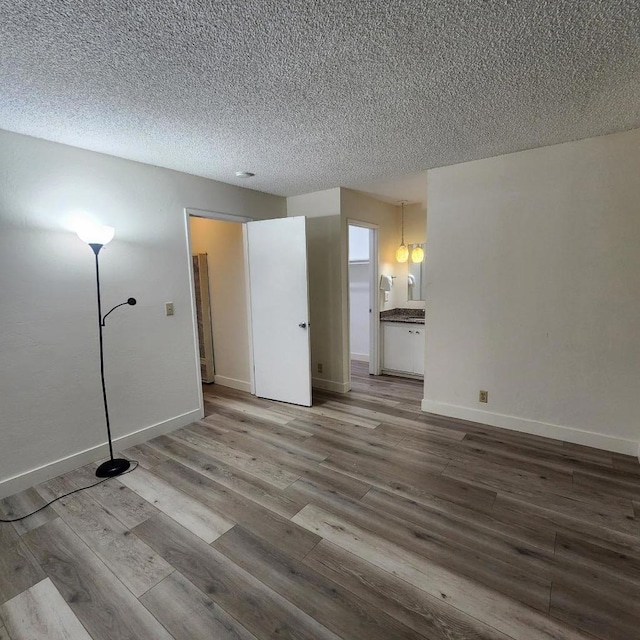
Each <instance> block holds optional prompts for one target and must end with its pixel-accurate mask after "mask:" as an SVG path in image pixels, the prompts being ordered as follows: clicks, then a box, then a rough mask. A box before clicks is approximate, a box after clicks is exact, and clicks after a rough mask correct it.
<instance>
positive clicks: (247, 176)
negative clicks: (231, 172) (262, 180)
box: [236, 171, 256, 178]
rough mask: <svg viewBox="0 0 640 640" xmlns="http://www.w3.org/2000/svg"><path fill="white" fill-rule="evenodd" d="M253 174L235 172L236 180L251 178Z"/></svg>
mask: <svg viewBox="0 0 640 640" xmlns="http://www.w3.org/2000/svg"><path fill="white" fill-rule="evenodd" d="M255 175H256V174H255V173H251V172H250V171H236V178H253V176H255Z"/></svg>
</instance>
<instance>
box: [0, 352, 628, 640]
mask: <svg viewBox="0 0 640 640" xmlns="http://www.w3.org/2000/svg"><path fill="white" fill-rule="evenodd" d="M204 393H205V404H206V417H205V418H204V419H203V420H202V421H199V422H197V423H195V424H192V425H189V426H188V427H185V428H183V429H180V430H178V431H175V432H174V433H171V434H169V435H167V436H162V437H159V438H156V439H154V440H152V441H150V442H149V443H147V444H145V445H141V446H138V447H133V448H132V449H130V450H127V451H125V452H124V454H125V455H127V456H129V457H130V458H131V459H135V460H138V461H139V463H140V466H139V468H138V469H136V470H135V471H134V472H132V473H131V474H129V475H127V476H123V477H122V478H120V479H114V480H110V481H108V482H107V483H105V484H102V485H100V486H99V487H95V488H92V489H89V490H87V491H85V492H82V493H79V494H75V495H73V496H69V497H67V498H64V499H62V500H61V501H59V502H57V503H56V504H55V505H54V506H52V507H48V508H47V509H46V510H45V511H43V512H42V513H40V514H38V515H37V516H35V517H33V518H32V519H30V520H27V521H25V522H22V523H19V524H16V525H10V524H0V639H2V640H5V639H9V640H22V639H23V638H24V639H30V640H34V639H39V638H47V639H52V640H56V639H58V638H60V639H62V638H65V639H75V638H77V639H78V640H80V639H86V638H93V639H94V640H102V639H107V638H109V640H124V639H133V638H140V639H145V640H149V639H152V640H156V639H159V640H163V639H166V640H169V639H171V638H174V639H175V640H187V639H196V640H198V639H203V640H204V639H212V638H215V639H217V638H224V639H227V638H228V639H231V638H234V639H236V640H238V639H240V640H255V639H267V638H269V639H270V638H295V639H305V638H308V639H314V640H317V639H332V640H336V639H338V638H344V639H348V640H378V639H379V640H394V639H396V638H397V639H404V638H407V639H409V638H411V639H415V640H418V639H420V638H428V639H432V640H457V639H461V640H472V639H474V640H479V639H487V640H488V639H492V640H498V639H501V640H506V639H508V638H512V639H514V640H537V639H545V640H550V639H553V640H580V639H581V640H587V639H589V638H601V639H603V640H609V639H611V640H634V639H640V464H638V461H637V460H636V459H634V458H632V457H629V456H622V455H617V454H612V453H608V452H604V451H599V450H596V449H590V448H587V447H582V446H578V445H572V444H567V443H562V442H558V441H554V440H549V439H545V438H539V437H535V436H531V435H527V434H522V433H515V432H509V431H504V430H499V429H495V428H492V427H487V426H483V425H478V424H471V423H465V422H462V421H458V420H452V419H446V418H442V417H437V416H431V415H428V414H425V413H422V412H421V411H420V400H421V397H422V383H420V382H418V381H414V380H404V379H400V378H391V377H386V376H382V377H379V378H374V377H370V376H369V375H368V374H367V371H366V367H365V366H364V365H362V364H359V363H354V364H353V390H352V392H350V393H349V394H346V395H339V394H332V393H329V392H321V393H320V392H318V393H316V394H315V395H314V406H313V407H311V408H304V407H294V406H291V405H284V404H278V403H274V402H269V401H266V400H261V399H258V398H255V397H252V396H250V395H249V394H246V393H243V392H239V391H234V390H231V389H227V388H224V387H219V386H206V387H205V390H204ZM95 467H96V465H95V464H93V465H89V466H88V467H85V468H82V469H78V470H76V471H74V472H71V473H68V474H65V475H64V476H60V477H59V478H56V479H54V480H51V481H49V482H45V483H43V484H41V485H39V486H37V487H35V488H33V489H30V490H29V491H25V492H23V493H21V494H18V495H16V496H12V497H11V498H7V499H5V500H3V501H0V509H1V510H2V512H3V513H4V514H6V515H18V514H20V513H21V512H25V511H28V510H31V509H33V508H37V507H39V506H40V505H42V504H43V503H44V501H46V500H50V499H51V498H52V497H54V496H59V495H62V494H64V493H67V492H68V491H70V490H72V489H75V488H78V487H83V486H87V485H88V484H91V483H92V482H93V481H94V470H95Z"/></svg>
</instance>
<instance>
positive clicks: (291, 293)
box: [247, 217, 311, 407]
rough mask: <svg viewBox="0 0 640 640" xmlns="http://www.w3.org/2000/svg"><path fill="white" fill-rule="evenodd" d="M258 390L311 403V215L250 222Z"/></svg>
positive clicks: (285, 399) (263, 395)
mask: <svg viewBox="0 0 640 640" xmlns="http://www.w3.org/2000/svg"><path fill="white" fill-rule="evenodd" d="M247 249H248V262H249V283H250V288H251V294H250V295H251V326H252V338H253V366H254V380H255V393H256V395H257V396H258V397H260V398H268V399H270V400H279V401H281V402H290V403H292V404H300V405H304V406H307V407H310V406H311V343H310V338H309V287H308V279H307V236H306V219H305V218H304V217H296V218H278V219H275V220H261V221H257V222H248V223H247Z"/></svg>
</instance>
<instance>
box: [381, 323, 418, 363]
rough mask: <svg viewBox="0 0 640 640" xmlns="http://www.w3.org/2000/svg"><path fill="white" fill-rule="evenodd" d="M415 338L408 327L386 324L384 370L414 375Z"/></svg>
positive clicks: (384, 331) (384, 332)
mask: <svg viewBox="0 0 640 640" xmlns="http://www.w3.org/2000/svg"><path fill="white" fill-rule="evenodd" d="M414 337H415V336H414V335H412V334H409V329H408V327H407V326H406V325H401V324H392V323H390V322H389V323H385V324H384V329H383V340H384V349H383V355H382V358H383V360H382V368H383V369H389V370H392V371H405V372H406V373H413V358H414V356H413V351H414V341H413V340H412V338H414Z"/></svg>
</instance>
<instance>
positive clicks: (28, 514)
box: [0, 303, 140, 522]
mask: <svg viewBox="0 0 640 640" xmlns="http://www.w3.org/2000/svg"><path fill="white" fill-rule="evenodd" d="M125 304H126V303H125ZM131 462H132V463H133V464H134V465H135V466H134V467H131V469H129V470H127V471H125V472H123V473H119V474H118V475H117V476H111V477H110V478H103V479H102V480H100V481H98V482H94V483H93V484H90V485H89V486H88V487H81V488H80V489H74V490H73V491H69V493H65V494H64V495H62V496H58V497H57V498H54V499H53V500H51V502H47V504H45V505H43V506H42V507H40V508H39V509H36V510H35V511H32V512H31V513H27V515H26V516H20V517H19V518H13V519H11V520H5V519H4V518H0V522H20V520H25V519H26V518H30V517H31V516H33V515H35V514H36V513H40V511H42V510H43V509H46V508H47V507H49V506H51V505H52V504H53V503H54V502H58V500H62V498H66V497H67V496H71V495H73V494H74V493H79V492H80V491H86V490H87V489H91V488H92V487H97V486H98V485H99V484H102V483H103V482H106V481H107V480H112V479H113V478H119V477H120V476H125V475H127V473H131V472H132V471H135V470H136V469H137V468H138V466H139V465H140V463H139V462H137V461H136V460H131Z"/></svg>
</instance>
